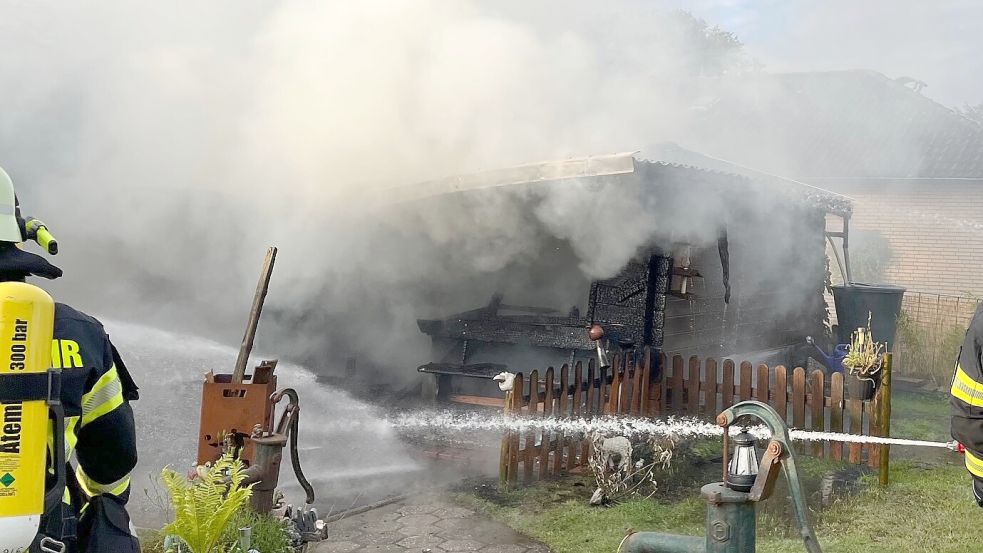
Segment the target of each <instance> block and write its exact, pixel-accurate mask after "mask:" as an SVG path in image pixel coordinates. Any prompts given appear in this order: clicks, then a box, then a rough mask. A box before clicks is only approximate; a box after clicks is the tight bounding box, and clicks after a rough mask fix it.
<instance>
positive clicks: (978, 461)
mask: <svg viewBox="0 0 983 553" xmlns="http://www.w3.org/2000/svg"><path fill="white" fill-rule="evenodd" d="M950 396H951V397H950V400H949V401H950V404H951V406H952V437H953V438H954V439H955V440H956V441H958V442H959V443H961V444H963V445H964V446H965V447H966V468H967V469H968V470H969V472H970V473H971V474H972V475H973V477H974V478H975V479H976V486H975V488H976V489H975V491H976V495H977V500H978V501H980V502H981V506H983V497H981V492H983V304H981V305H980V307H978V308H977V309H976V314H975V315H974V316H973V320H972V322H971V323H970V324H969V329H968V330H967V331H966V339H965V341H964V342H963V346H962V349H960V351H959V359H958V360H957V362H956V369H955V373H954V374H953V377H952V386H951V387H950Z"/></svg>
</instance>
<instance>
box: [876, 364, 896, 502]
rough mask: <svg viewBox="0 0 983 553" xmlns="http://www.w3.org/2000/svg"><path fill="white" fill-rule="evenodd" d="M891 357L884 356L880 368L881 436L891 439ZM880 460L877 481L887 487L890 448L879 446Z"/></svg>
mask: <svg viewBox="0 0 983 553" xmlns="http://www.w3.org/2000/svg"><path fill="white" fill-rule="evenodd" d="M893 357H894V356H893V355H892V354H890V353H885V354H884V366H883V367H881V405H880V407H881V435H882V436H884V437H885V438H890V437H891V369H892V367H891V365H893V364H894V363H893ZM880 453H881V459H880V461H881V462H880V467H879V472H880V474H879V477H880V478H879V479H880V483H881V486H887V485H888V474H889V469H890V463H891V446H889V445H882V446H881V452H880Z"/></svg>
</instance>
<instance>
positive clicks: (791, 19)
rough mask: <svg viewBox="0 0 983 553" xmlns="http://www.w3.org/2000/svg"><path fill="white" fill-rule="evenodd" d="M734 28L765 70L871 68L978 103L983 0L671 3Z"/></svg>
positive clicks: (949, 99) (935, 94) (981, 98)
mask: <svg viewBox="0 0 983 553" xmlns="http://www.w3.org/2000/svg"><path fill="white" fill-rule="evenodd" d="M671 4H672V5H674V6H675V7H678V8H681V9H686V10H689V11H691V12H692V13H694V14H695V15H697V16H698V17H701V18H703V19H705V20H707V21H708V22H710V23H711V24H715V25H719V26H720V27H722V28H724V29H726V30H728V31H731V32H734V33H735V34H737V36H738V37H739V38H740V39H741V41H742V42H744V44H745V46H746V49H747V51H748V53H749V54H750V55H751V56H753V57H755V58H757V59H758V60H759V61H760V62H761V63H762V64H763V65H764V68H765V69H766V70H769V71H828V70H837V69H873V70H875V71H879V72H881V73H884V74H885V75H887V76H889V77H892V78H896V77H901V76H907V77H912V78H915V79H918V80H920V81H923V82H925V83H926V84H927V85H928V87H927V88H925V89H924V91H923V93H924V94H925V95H926V96H929V97H931V98H933V99H935V100H936V101H939V102H941V103H943V104H945V105H948V106H950V107H962V106H964V105H966V104H969V105H979V104H981V103H983V56H981V55H980V51H981V47H983V38H981V36H980V29H983V2H979V1H975V0H942V1H937V2H928V1H920V0H864V1H861V2H858V1H855V0H792V1H787V0H786V1H783V0H696V1H692V2H672V3H671Z"/></svg>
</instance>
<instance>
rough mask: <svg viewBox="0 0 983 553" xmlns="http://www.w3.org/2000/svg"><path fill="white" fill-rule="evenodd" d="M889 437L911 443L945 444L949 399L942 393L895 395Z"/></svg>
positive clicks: (895, 393)
mask: <svg viewBox="0 0 983 553" xmlns="http://www.w3.org/2000/svg"><path fill="white" fill-rule="evenodd" d="M891 435H892V436H894V437H897V438H909V439H913V440H934V441H948V440H950V439H952V438H950V437H949V398H948V397H946V396H944V395H942V394H916V393H901V392H894V394H893V395H892V396H891Z"/></svg>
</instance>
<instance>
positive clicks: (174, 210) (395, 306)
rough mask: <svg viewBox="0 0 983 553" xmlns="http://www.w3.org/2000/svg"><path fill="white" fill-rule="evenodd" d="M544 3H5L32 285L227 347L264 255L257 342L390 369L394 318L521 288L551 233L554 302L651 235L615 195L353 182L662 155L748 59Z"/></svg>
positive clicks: (632, 22)
mask: <svg viewBox="0 0 983 553" xmlns="http://www.w3.org/2000/svg"><path fill="white" fill-rule="evenodd" d="M554 6H555V8H556V9H555V10H552V9H545V8H542V7H538V8H537V7H533V8H530V9H529V10H525V9H522V10H520V9H517V7H516V6H515V5H514V4H503V5H501V6H499V5H492V4H487V3H480V2H467V1H457V0H432V1H427V2H417V1H410V0H386V1H382V0H366V1H360V2H314V1H301V0H293V1H285V2H258V1H257V2H239V1H235V2H233V1H218V2H209V3H205V4H201V3H190V2H181V3H155V4H151V3H121V2H111V1H108V0H102V1H95V2H88V3H86V4H85V5H84V6H82V5H66V4H64V3H59V2H9V3H5V4H4V5H2V6H0V82H3V83H4V86H2V87H0V106H2V108H3V117H0V165H2V166H3V167H5V168H6V169H7V170H8V172H10V173H11V175H12V176H13V177H14V179H15V182H16V183H17V184H18V190H19V193H20V194H21V199H22V203H24V204H25V206H26V207H27V211H28V212H30V213H32V214H35V215H38V216H40V217H42V218H44V219H48V220H49V222H50V224H51V227H52V229H53V230H54V231H55V232H56V233H57V234H58V235H59V238H60V239H61V241H62V244H63V252H64V253H63V254H62V255H61V256H59V258H58V259H57V261H59V262H60V264H61V265H62V266H63V267H64V268H65V269H66V277H65V278H64V279H63V280H62V281H59V282H58V283H56V284H55V285H54V286H53V287H52V290H53V291H54V292H55V293H56V294H57V295H58V297H59V298H60V299H63V300H65V301H68V302H71V303H74V304H76V305H77V306H78V307H80V308H82V309H84V310H89V311H93V312H97V313H107V314H111V315H113V316H116V317H129V318H138V319H142V320H144V321H147V322H151V323H153V322H156V321H161V322H166V323H167V324H169V325H174V324H180V325H181V326H183V327H185V328H186V329H188V330H191V331H202V332H206V333H209V334H212V335H214V336H218V337H220V338H225V339H234V338H235V337H236V335H237V334H238V333H239V332H241V330H240V329H241V327H242V325H243V321H244V318H245V311H246V309H247V307H248V302H249V299H250V297H251V292H252V289H253V286H254V283H255V278H256V273H257V270H258V267H259V264H260V260H261V258H262V254H263V251H264V248H265V246H266V245H268V244H276V245H278V246H279V247H280V248H281V255H280V261H279V264H278V268H277V272H276V274H275V276H274V281H273V287H272V290H271V295H270V306H271V308H273V309H274V310H276V311H277V312H279V313H288V314H290V317H295V318H296V319H297V320H293V319H291V318H290V317H288V316H287V315H284V316H283V318H282V319H280V320H281V321H282V322H283V326H284V328H283V329H281V330H282V331H283V332H281V333H279V334H277V336H283V335H285V334H286V333H287V332H286V331H287V330H289V329H290V328H292V327H291V325H292V324H293V323H296V324H298V325H301V323H303V324H302V325H301V326H302V327H303V328H304V331H303V333H302V335H294V336H291V340H292V341H291V342H285V343H284V344H270V343H267V344H263V345H264V349H266V350H268V351H278V350H279V351H282V350H284V349H289V350H292V351H291V352H289V353H285V354H284V355H290V354H291V353H297V352H300V354H301V355H303V354H304V353H308V352H311V351H324V347H325V344H331V343H332V342H330V341H329V340H330V339H331V338H332V337H333V338H336V339H338V338H340V339H341V340H343V341H347V342H351V343H350V344H349V345H347V346H345V347H349V346H350V347H351V349H366V346H367V345H369V344H372V345H373V347H372V348H370V349H376V350H377V351H379V352H381V353H383V354H384V355H383V356H384V357H388V358H390V359H392V358H393V353H394V352H408V354H407V355H406V356H404V357H403V358H401V360H400V363H401V364H404V365H405V366H412V365H413V363H414V362H416V361H418V360H421V359H419V358H415V357H414V355H416V354H421V355H424V354H425V351H426V345H427V343H426V340H425V338H424V336H423V335H421V334H420V333H418V332H417V330H416V327H415V324H414V319H415V318H416V317H419V316H428V315H435V314H439V312H441V311H443V312H445V313H446V312H447V311H449V310H452V309H455V308H464V307H473V306H475V304H476V303H479V302H481V301H484V300H486V299H487V298H488V296H489V295H490V294H491V292H493V291H495V288H496V287H499V286H500V285H507V284H508V283H504V284H503V283H501V282H495V281H487V280H482V278H481V277H483V276H487V275H489V274H494V273H498V272H501V271H503V270H511V271H513V272H512V274H515V275H524V277H523V278H527V279H529V280H530V281H533V280H536V279H538V281H539V282H542V281H543V280H544V278H543V275H541V274H531V273H530V274H526V273H523V269H522V267H523V266H525V265H528V264H529V262H530V261H531V260H542V259H545V258H547V257H548V256H550V255H553V252H556V251H558V250H557V248H561V247H569V248H571V249H572V251H573V252H574V253H575V254H576V266H561V267H558V268H557V270H556V274H557V275H562V278H561V279H559V280H561V281H562V282H560V283H559V285H558V286H555V287H548V288H549V289H550V293H553V294H554V295H555V297H552V298H548V300H549V302H551V303H553V304H556V305H561V304H563V302H566V301H568V300H569V298H568V296H569V295H570V294H568V293H567V292H566V290H573V289H575V288H576V287H577V285H580V284H582V282H581V281H580V279H583V278H586V277H604V276H610V275H611V274H614V273H616V272H617V271H618V269H619V268H620V265H623V264H624V263H625V262H626V261H628V259H629V258H630V257H631V256H632V255H634V254H635V253H636V252H637V251H638V248H639V247H641V246H642V245H643V244H644V243H645V242H646V241H647V240H650V239H651V238H652V237H653V236H654V235H656V234H657V233H659V232H660V230H662V231H664V230H665V229H660V228H659V227H658V225H659V222H658V221H655V220H652V218H646V217H645V215H646V211H645V208H644V206H642V205H639V204H638V203H637V202H634V201H633V198H632V196H630V195H619V194H606V195H596V194H591V191H590V190H588V189H585V188H584V186H583V185H582V183H571V185H570V186H569V187H566V188H564V189H563V190H562V191H561V192H560V193H551V194H550V195H549V196H548V197H547V198H545V199H544V200H543V201H541V202H540V203H538V204H537V207H536V208H535V209H534V210H532V211H531V212H530V211H529V210H523V209H520V208H519V206H521V205H522V203H523V202H522V200H523V198H522V197H521V196H514V195H513V196H502V197H500V198H488V197H484V196H483V197H482V199H481V203H480V204H474V203H472V204H471V205H467V206H466V207H467V209H463V208H462V209H460V210H451V211H442V212H439V213H434V212H426V211H424V212H423V213H422V214H421V213H416V214H407V213H404V212H401V211H399V210H387V209H382V210H380V209H378V208H377V207H371V206H370V205H369V202H368V201H367V199H366V194H365V193H366V192H367V191H377V190H381V189H386V188H389V187H393V186H397V185H402V184H408V183H413V182H417V181H420V180H424V179H430V178H435V177H442V176H446V175H450V174H455V173H460V172H468V171H474V170H480V169H488V168H497V167H503V166H507V165H510V164H516V163H522V162H528V161H535V160H540V159H556V158H563V157H570V156H581V155H589V154H598V153H612V152H618V151H631V150H636V149H641V150H642V151H643V155H644V151H645V149H646V148H647V147H648V146H650V145H653V144H656V143H659V142H662V141H666V140H671V141H677V142H681V143H684V144H686V143H687V141H688V129H689V128H690V124H691V123H692V121H693V120H694V118H697V119H698V117H699V115H700V113H702V110H703V109H705V107H706V105H708V103H712V102H713V100H714V94H713V91H714V90H716V89H717V87H719V86H720V83H721V82H724V81H725V79H723V78H722V76H726V75H730V74H734V73H741V72H746V71H752V70H753V68H752V64H750V63H749V62H748V60H747V58H746V57H745V56H744V55H743V54H742V52H741V51H740V49H739V48H736V47H734V45H733V44H731V43H728V42H727V40H725V39H726V37H725V36H723V35H722V34H712V33H711V34H708V33H707V29H706V28H705V27H702V26H700V24H699V23H698V22H696V21H694V20H692V19H691V18H687V17H685V16H682V15H679V14H674V13H670V12H666V11H664V10H661V9H655V8H653V7H651V6H641V5H640V4H638V3H633V2H628V3H625V4H621V5H616V6H613V7H612V9H610V10H606V9H605V10H600V9H597V8H596V7H588V6H585V5H584V4H575V5H572V6H573V7H572V8H570V10H569V11H565V10H564V9H563V6H565V4H554ZM566 16H569V19H567V18H566ZM756 87H757V88H756V89H755V90H756V93H763V92H762V90H761V89H762V85H761V84H760V83H759V84H757V85H756ZM753 146H754V145H748V147H753ZM762 207H763V208H765V207H766V206H762ZM633 210H634V211H633ZM708 228H710V226H709V225H708ZM512 286H513V287H514V288H521V286H517V285H515V284H514V283H513V284H512ZM571 293H572V292H571ZM577 293H578V294H579V293H580V292H579V291H578V292H577ZM298 321H299V322H298ZM288 322H289V323H290V324H288ZM312 328H313V329H315V331H312V330H311V329H312ZM272 335H273V334H269V333H267V334H263V335H261V337H260V338H261V343H262V340H263V339H264V336H266V337H267V339H269V337H270V336H272ZM334 344H335V345H337V346H338V347H337V348H336V349H335V350H333V351H338V352H340V351H341V350H342V349H344V348H343V347H342V346H341V345H340V344H338V343H337V340H336V341H335V342H334ZM331 361H332V360H323V363H324V364H330V362H331Z"/></svg>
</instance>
